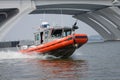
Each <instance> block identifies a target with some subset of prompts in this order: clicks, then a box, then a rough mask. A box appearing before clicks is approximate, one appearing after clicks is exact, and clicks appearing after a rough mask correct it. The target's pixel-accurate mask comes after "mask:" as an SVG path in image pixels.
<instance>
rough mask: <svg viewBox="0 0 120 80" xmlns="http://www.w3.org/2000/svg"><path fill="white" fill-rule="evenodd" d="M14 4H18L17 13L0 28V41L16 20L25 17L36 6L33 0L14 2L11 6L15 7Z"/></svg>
mask: <svg viewBox="0 0 120 80" xmlns="http://www.w3.org/2000/svg"><path fill="white" fill-rule="evenodd" d="M11 2H12V1H11ZM18 2H19V3H18ZM15 4H18V13H17V14H16V15H14V16H12V17H11V18H10V19H9V20H7V21H6V22H4V24H3V25H2V26H0V27H1V28H0V41H1V40H2V39H3V38H4V36H5V35H6V33H7V32H8V31H9V30H10V29H11V28H12V26H13V25H14V24H15V23H16V22H17V21H18V20H20V19H21V18H22V17H23V16H25V15H27V14H28V13H30V12H32V11H33V10H35V9H36V6H35V3H34V1H33V0H21V1H17V0H16V1H14V2H13V4H11V5H15Z"/></svg>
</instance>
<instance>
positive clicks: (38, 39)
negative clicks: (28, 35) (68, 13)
mask: <svg viewBox="0 0 120 80" xmlns="http://www.w3.org/2000/svg"><path fill="white" fill-rule="evenodd" d="M72 31H73V30H72V28H69V27H64V28H60V27H56V28H42V29H40V30H38V31H37V32H36V33H34V37H35V45H39V44H43V43H47V42H50V41H52V40H55V39H59V38H62V37H65V36H68V35H71V34H72Z"/></svg>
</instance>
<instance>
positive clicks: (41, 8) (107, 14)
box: [0, 0, 120, 40]
mask: <svg viewBox="0 0 120 80" xmlns="http://www.w3.org/2000/svg"><path fill="white" fill-rule="evenodd" d="M119 5H120V2H119V0H73V1H72V0H1V1H0V40H1V39H2V37H4V36H5V34H6V33H7V32H8V31H9V30H10V29H11V28H12V25H13V24H14V23H15V22H16V21H18V20H19V19H20V18H22V17H23V16H25V15H28V14H43V13H46V14H61V12H62V14H66V15H72V16H73V18H76V19H78V20H80V21H83V22H85V23H86V24H88V25H90V27H92V28H93V29H95V30H96V31H97V32H98V33H99V34H100V35H101V36H102V37H103V38H104V39H105V40H120V6H119Z"/></svg>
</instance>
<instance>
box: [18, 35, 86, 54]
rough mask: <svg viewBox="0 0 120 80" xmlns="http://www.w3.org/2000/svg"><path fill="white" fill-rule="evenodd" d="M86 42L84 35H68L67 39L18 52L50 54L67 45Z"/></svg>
mask: <svg viewBox="0 0 120 80" xmlns="http://www.w3.org/2000/svg"><path fill="white" fill-rule="evenodd" d="M87 41H88V38H87V35H85V34H74V35H69V36H67V37H64V38H61V39H58V40H54V41H51V42H48V43H45V44H41V45H39V46H36V47H34V48H28V49H24V50H20V52H21V53H27V54H30V53H32V52H37V53H39V54H42V53H47V52H51V51H54V50H57V49H60V48H64V47H66V46H69V45H73V46H74V44H78V45H83V44H85V43H86V42H87Z"/></svg>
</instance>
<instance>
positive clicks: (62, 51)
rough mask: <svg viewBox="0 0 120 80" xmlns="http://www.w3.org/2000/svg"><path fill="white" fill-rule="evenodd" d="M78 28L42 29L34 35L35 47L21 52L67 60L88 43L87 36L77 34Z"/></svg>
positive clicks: (45, 27)
mask: <svg viewBox="0 0 120 80" xmlns="http://www.w3.org/2000/svg"><path fill="white" fill-rule="evenodd" d="M76 29H77V28H76V26H75V25H74V26H73V27H72V28H70V27H62V28H61V27H47V26H44V28H43V27H42V28H40V29H39V30H37V32H36V33H34V36H35V45H34V46H30V47H28V48H25V49H21V50H20V52H21V53H24V54H34V53H37V54H49V55H53V56H56V57H61V58H67V57H69V56H71V55H72V54H73V53H74V51H75V50H76V49H77V48H79V47H81V46H82V45H83V44H85V43H86V42H87V41H88V38H87V35H86V34H76V33H75V30H76Z"/></svg>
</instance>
